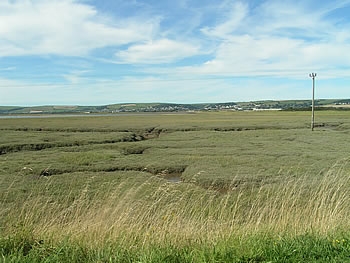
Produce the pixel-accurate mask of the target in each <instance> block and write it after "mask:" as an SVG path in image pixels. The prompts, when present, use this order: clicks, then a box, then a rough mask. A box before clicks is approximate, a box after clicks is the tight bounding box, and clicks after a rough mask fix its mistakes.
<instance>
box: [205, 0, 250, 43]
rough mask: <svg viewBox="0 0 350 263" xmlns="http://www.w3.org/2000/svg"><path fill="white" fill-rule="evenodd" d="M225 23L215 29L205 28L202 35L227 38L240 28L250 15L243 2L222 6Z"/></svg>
mask: <svg viewBox="0 0 350 263" xmlns="http://www.w3.org/2000/svg"><path fill="white" fill-rule="evenodd" d="M220 9H222V12H223V13H224V14H223V17H224V21H222V22H221V23H219V24H218V25H216V26H214V27H204V28H202V29H201V31H202V33H204V34H206V35H208V36H213V37H218V38H227V37H228V36H229V35H230V34H231V33H232V32H234V31H235V30H236V29H237V28H239V27H240V26H241V24H242V22H243V21H244V19H245V18H246V16H247V14H248V6H247V5H246V4H244V3H242V2H234V3H231V2H229V3H225V5H224V6H221V7H220Z"/></svg>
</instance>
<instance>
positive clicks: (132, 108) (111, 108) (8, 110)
mask: <svg viewBox="0 0 350 263" xmlns="http://www.w3.org/2000/svg"><path fill="white" fill-rule="evenodd" d="M315 106H316V107H318V108H319V109H328V108H334V109H350V99H320V100H315ZM310 108H311V101H310V100H265V101H249V102H225V103H199V104H175V103H120V104H110V105H101V106H54V105H47V106H33V107H16V106H0V114H89V113H118V112H176V111H213V110H237V111H240V110H310Z"/></svg>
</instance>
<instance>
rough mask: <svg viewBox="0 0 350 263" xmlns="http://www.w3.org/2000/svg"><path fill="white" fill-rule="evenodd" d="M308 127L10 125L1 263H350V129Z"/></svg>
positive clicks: (301, 119) (133, 118)
mask: <svg viewBox="0 0 350 263" xmlns="http://www.w3.org/2000/svg"><path fill="white" fill-rule="evenodd" d="M309 115H310V113H309V112H215V113H197V114H171V115H165V114H144V115H122V116H115V117H110V116H108V117H67V118H57V117H56V118H47V119H0V127H1V128H0V135H1V137H0V148H1V149H3V150H2V153H3V154H1V155H0V254H1V255H0V259H1V260H3V261H4V262H350V258H349V255H350V245H349V242H350V238H349V237H350V235H349V220H348V218H349V216H350V200H349V196H350V179H349V178H350V177H349V172H350V163H349V160H350V159H349V157H350V155H349V153H348V145H349V142H350V139H349V132H350V129H348V128H347V127H349V123H350V115H349V114H348V113H347V112H342V111H334V112H330V111H322V112H317V114H316V117H317V120H318V123H322V127H317V128H316V129H315V131H314V132H311V130H310V127H309V126H310V125H309V120H310V116H309ZM172 176H173V177H175V176H176V177H180V178H181V182H178V183H173V182H169V181H167V178H168V177H172Z"/></svg>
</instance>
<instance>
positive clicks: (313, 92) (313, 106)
mask: <svg viewBox="0 0 350 263" xmlns="http://www.w3.org/2000/svg"><path fill="white" fill-rule="evenodd" d="M316 75H317V74H316V73H310V74H309V77H310V78H312V116H311V130H312V131H313V130H314V127H315V78H316Z"/></svg>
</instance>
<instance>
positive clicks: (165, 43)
mask: <svg viewBox="0 0 350 263" xmlns="http://www.w3.org/2000/svg"><path fill="white" fill-rule="evenodd" d="M198 52H199V48H198V47H196V46H194V45H191V44H188V43H183V42H179V41H174V40H170V39H160V40H156V41H150V42H147V43H145V44H137V45H132V46H130V47H129V48H128V49H127V50H124V51H119V52H118V53H116V58H117V60H118V61H119V62H121V63H132V64H133V63H135V64H157V63H171V62H174V61H178V60H181V59H183V58H185V57H189V56H193V55H196V54H197V53H198Z"/></svg>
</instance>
